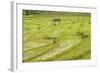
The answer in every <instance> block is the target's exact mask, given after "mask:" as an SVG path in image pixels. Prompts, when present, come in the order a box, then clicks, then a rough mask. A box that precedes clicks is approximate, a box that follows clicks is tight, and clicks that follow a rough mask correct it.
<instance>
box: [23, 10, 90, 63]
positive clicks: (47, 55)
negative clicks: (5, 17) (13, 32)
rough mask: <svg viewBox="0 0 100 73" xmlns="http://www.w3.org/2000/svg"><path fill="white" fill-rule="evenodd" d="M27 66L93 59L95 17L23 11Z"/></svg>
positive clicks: (25, 60)
mask: <svg viewBox="0 0 100 73" xmlns="http://www.w3.org/2000/svg"><path fill="white" fill-rule="evenodd" d="M22 20H23V29H22V31H23V34H22V35H23V42H22V43H23V51H22V55H23V58H22V60H23V62H24V63H26V62H46V61H69V60H88V59H91V14H90V13H80V12H57V11H39V10H23V17H22Z"/></svg>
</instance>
